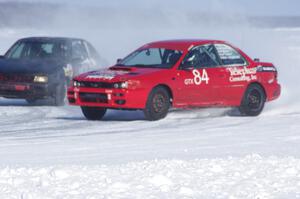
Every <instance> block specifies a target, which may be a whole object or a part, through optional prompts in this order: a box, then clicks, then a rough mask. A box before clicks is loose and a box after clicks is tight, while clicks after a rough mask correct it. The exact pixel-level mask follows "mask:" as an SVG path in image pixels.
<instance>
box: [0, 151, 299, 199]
mask: <svg viewBox="0 0 300 199" xmlns="http://www.w3.org/2000/svg"><path fill="white" fill-rule="evenodd" d="M299 197H300V160H299V159H295V158H292V157H289V158H278V157H268V158H263V157H261V156H259V155H250V156H246V157H244V158H227V159H199V160H190V161H181V160H160V161H145V162H138V163H128V164H125V165H119V166H106V165H102V166H56V167H47V168H39V167H35V168H24V167H19V168H8V167H6V168H1V169H0V198H6V199H9V198H22V199H36V198H39V199H46V198H51V199H55V198H57V199H61V198H66V199H68V198H70V199H77V198H89V199H92V198H180V199H182V198H229V199H235V198H243V199H246V198H255V199H259V198H260V199H262V198H299Z"/></svg>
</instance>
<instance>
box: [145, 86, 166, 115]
mask: <svg viewBox="0 0 300 199" xmlns="http://www.w3.org/2000/svg"><path fill="white" fill-rule="evenodd" d="M170 104H171V103H170V95H169V93H168V91H167V90H166V89H165V88H163V87H156V88H154V89H153V90H152V91H151V93H150V95H149V97H148V100H147V103H146V108H145V109H144V114H145V117H146V119H147V120H150V121H155V120H160V119H162V118H165V117H166V116H167V114H168V111H169V108H170Z"/></svg>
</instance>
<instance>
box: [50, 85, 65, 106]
mask: <svg viewBox="0 0 300 199" xmlns="http://www.w3.org/2000/svg"><path fill="white" fill-rule="evenodd" d="M66 95H67V84H66V83H61V84H59V85H58V86H57V87H56V88H55V93H54V96H53V105H54V106H63V105H65V101H66Z"/></svg>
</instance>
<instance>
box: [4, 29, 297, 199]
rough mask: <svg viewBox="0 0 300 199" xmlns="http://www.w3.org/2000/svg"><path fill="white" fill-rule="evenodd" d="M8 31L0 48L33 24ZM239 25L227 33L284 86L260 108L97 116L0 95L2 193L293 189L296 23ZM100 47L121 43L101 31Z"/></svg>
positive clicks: (177, 194) (272, 193) (31, 197)
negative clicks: (248, 112)
mask: <svg viewBox="0 0 300 199" xmlns="http://www.w3.org/2000/svg"><path fill="white" fill-rule="evenodd" d="M6 31H7V32H5V31H4V32H2V33H0V37H1V38H3V39H5V42H3V45H2V46H1V47H0V48H1V51H4V50H3V49H4V48H5V47H6V46H7V47H8V45H10V42H12V41H13V40H15V39H16V37H21V35H22V34H25V36H27V35H26V34H27V33H28V34H32V30H28V31H25V32H18V31H16V30H14V31H8V30H6ZM170 32H171V31H170ZM170 32H163V33H164V34H165V35H164V37H162V38H165V37H168V35H169V34H170ZM208 32H209V31H207V33H208ZM163 33H161V34H163ZM181 34H182V35H187V36H185V37H189V34H194V35H195V32H191V33H189V34H186V33H185V32H183V33H181ZM203 34H204V35H205V34H206V33H203ZM218 34H220V35H222V33H218ZM227 34H228V33H227ZM243 34H244V36H243V37H241V38H240V39H237V40H236V38H235V39H234V38H232V40H233V43H235V44H237V45H240V46H241V47H242V48H243V49H245V50H246V52H249V53H250V55H251V56H256V53H257V55H259V56H261V58H262V59H263V58H267V59H266V60H267V61H269V60H271V61H273V62H274V63H275V64H276V66H277V67H278V69H279V79H280V82H281V83H282V86H283V93H282V97H281V98H280V100H278V101H276V102H272V103H269V104H267V106H266V109H265V110H264V112H263V114H262V115H260V116H259V117H255V118H252V117H240V116H238V115H236V113H235V111H234V110H233V111H232V110H230V109H199V110H172V111H171V112H170V114H169V115H168V117H167V118H166V119H164V120H161V121H158V122H148V121H144V120H143V119H144V118H143V114H142V113H141V112H139V111H135V112H121V111H110V112H109V113H108V115H107V116H106V117H105V118H104V121H100V122H91V121H86V120H85V119H84V117H83V116H82V114H81V112H80V110H79V108H78V107H70V106H65V107H47V106H28V105H27V104H26V103H25V101H22V100H7V99H0V157H1V158H0V198H4V199H6V198H16V199H36V198H38V199H43V198H51V199H52V198H55V199H61V198H72V199H73V198H80V199H81V198H90V199H91V198H230V199H235V198H236V199H239V198H255V199H258V198H259V199H262V198H286V199H290V198H297V197H300V130H299V129H300V103H299V101H298V99H299V97H300V92H299V88H297V86H298V85H299V84H300V81H299V77H298V76H299V74H300V58H299V54H300V48H299V46H300V43H299V41H300V31H299V30H297V29H294V30H290V29H289V30H285V29H278V30H258V31H257V30H252V29H251V30H247V31H246V30H244V33H243ZM128 35H129V34H128ZM182 35H180V36H182ZM257 35H260V36H257ZM159 36H161V35H158V36H157V35H156V36H154V37H159ZM132 37H136V35H134V34H133V36H132ZM216 38H220V37H217V36H216ZM226 38H227V37H225V39H226ZM144 39H145V38H144ZM147 39H149V40H156V38H151V36H147ZM221 39H222V38H221ZM130 40H132V39H129V41H130ZM141 40H142V39H141V38H140V39H139V40H137V41H135V43H134V44H132V45H127V43H126V44H125V45H124V46H126V49H122V50H124V51H125V50H126V52H128V50H129V49H131V50H132V49H134V48H136V47H137V46H136V45H137V44H136V43H139V42H141ZM227 40H231V37H230V36H229V37H228V39H227ZM3 41H4V40H3ZM103 41H104V40H103ZM129 41H128V43H129ZM297 42H298V43H297ZM259 44H262V45H261V46H260V45H259ZM105 45H106V46H105ZM3 46H4V47H3ZM106 48H107V49H108V51H107V52H106V53H107V54H109V56H106V55H105V56H104V57H106V58H108V61H109V62H110V63H113V62H114V59H116V58H117V57H118V56H119V53H121V50H119V51H117V52H115V54H113V52H114V48H109V44H108V43H105V41H104V47H103V48H102V49H106ZM263 56H265V57H263ZM263 60H265V59H263Z"/></svg>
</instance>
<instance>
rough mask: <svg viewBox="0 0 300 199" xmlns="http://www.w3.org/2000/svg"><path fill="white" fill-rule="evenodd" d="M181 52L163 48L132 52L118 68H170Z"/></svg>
mask: <svg viewBox="0 0 300 199" xmlns="http://www.w3.org/2000/svg"><path fill="white" fill-rule="evenodd" d="M181 56H182V52H181V51H179V50H170V49H165V48H147V49H141V50H137V51H135V52H133V53H132V54H130V55H129V56H127V57H126V58H124V59H123V60H122V61H120V62H119V63H118V64H117V65H118V66H129V67H147V68H170V67H172V66H173V65H174V64H176V63H177V62H178V60H179V59H180V57H181Z"/></svg>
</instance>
